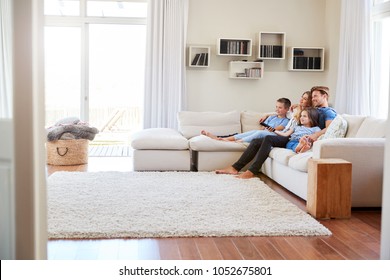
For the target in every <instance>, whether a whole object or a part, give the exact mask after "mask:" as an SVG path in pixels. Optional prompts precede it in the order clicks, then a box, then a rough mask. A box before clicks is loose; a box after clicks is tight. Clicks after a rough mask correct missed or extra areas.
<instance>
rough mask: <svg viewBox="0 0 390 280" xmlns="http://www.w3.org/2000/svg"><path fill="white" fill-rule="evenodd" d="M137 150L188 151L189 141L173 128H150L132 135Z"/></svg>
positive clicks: (133, 145) (132, 142)
mask: <svg viewBox="0 0 390 280" xmlns="http://www.w3.org/2000/svg"><path fill="white" fill-rule="evenodd" d="M131 138H132V141H131V146H132V147H133V148H134V149H136V150H188V147H189V146H188V140H187V139H186V138H184V137H183V135H181V134H180V133H179V132H178V131H176V130H174V129H171V128H148V129H144V130H141V131H139V132H136V133H134V134H133V135H132V137H131Z"/></svg>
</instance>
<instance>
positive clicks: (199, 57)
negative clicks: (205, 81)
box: [191, 53, 209, 66]
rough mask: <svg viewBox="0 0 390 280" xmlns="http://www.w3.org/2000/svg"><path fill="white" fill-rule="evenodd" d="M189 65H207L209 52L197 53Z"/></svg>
mask: <svg viewBox="0 0 390 280" xmlns="http://www.w3.org/2000/svg"><path fill="white" fill-rule="evenodd" d="M191 65H203V66H207V65H209V54H208V53H197V54H196V55H195V57H194V59H193V60H192V62H191Z"/></svg>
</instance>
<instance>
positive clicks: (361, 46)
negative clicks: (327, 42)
mask: <svg viewBox="0 0 390 280" xmlns="http://www.w3.org/2000/svg"><path fill="white" fill-rule="evenodd" d="M370 8H371V5H370V1H367V0H342V2H341V21H340V53H339V69H338V79H337V88H336V98H335V109H336V110H337V112H338V113H347V114H360V115H370Z"/></svg>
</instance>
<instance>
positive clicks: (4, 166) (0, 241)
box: [0, 118, 15, 260]
mask: <svg viewBox="0 0 390 280" xmlns="http://www.w3.org/2000/svg"><path fill="white" fill-rule="evenodd" d="M0 135H1V145H0V259H2V260H4V259H15V240H14V236H15V226H14V219H15V211H14V209H15V194H14V191H13V190H14V182H13V176H14V175H13V172H12V171H13V162H14V160H13V120H12V119H10V118H9V119H7V118H1V119H0Z"/></svg>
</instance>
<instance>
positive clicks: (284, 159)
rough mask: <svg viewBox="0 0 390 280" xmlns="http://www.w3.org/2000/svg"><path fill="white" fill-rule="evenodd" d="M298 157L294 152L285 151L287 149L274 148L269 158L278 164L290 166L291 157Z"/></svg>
mask: <svg viewBox="0 0 390 280" xmlns="http://www.w3.org/2000/svg"><path fill="white" fill-rule="evenodd" d="M294 155H296V153H294V152H293V151H292V150H290V149H285V148H272V150H271V152H270V153H269V155H268V156H269V157H270V158H272V159H274V160H276V161H277V162H279V163H281V164H283V165H288V162H289V160H290V157H292V156H294Z"/></svg>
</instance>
